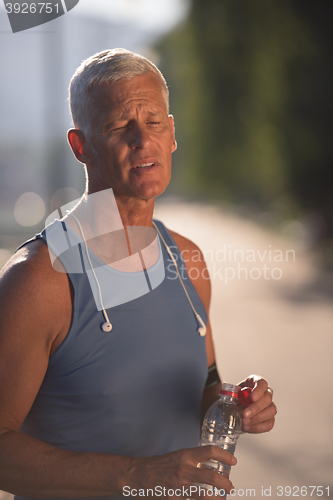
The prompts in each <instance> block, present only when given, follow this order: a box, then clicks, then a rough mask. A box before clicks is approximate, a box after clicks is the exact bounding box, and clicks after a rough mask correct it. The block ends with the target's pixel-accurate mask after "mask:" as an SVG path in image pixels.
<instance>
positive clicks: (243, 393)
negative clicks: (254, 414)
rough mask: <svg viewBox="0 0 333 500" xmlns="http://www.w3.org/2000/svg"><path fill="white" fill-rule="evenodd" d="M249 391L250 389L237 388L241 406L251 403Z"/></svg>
mask: <svg viewBox="0 0 333 500" xmlns="http://www.w3.org/2000/svg"><path fill="white" fill-rule="evenodd" d="M251 391H252V389H251V388H250V387H243V388H241V387H240V388H239V391H238V401H239V402H240V403H241V404H242V405H243V406H249V405H250V404H251V403H252V401H251Z"/></svg>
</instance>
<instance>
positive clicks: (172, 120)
mask: <svg viewBox="0 0 333 500" xmlns="http://www.w3.org/2000/svg"><path fill="white" fill-rule="evenodd" d="M169 121H170V125H171V129H172V153H173V152H174V151H176V149H177V141H176V136H175V131H176V129H175V120H174V118H173V116H172V115H169Z"/></svg>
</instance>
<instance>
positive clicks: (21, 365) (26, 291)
mask: <svg viewBox="0 0 333 500" xmlns="http://www.w3.org/2000/svg"><path fill="white" fill-rule="evenodd" d="M0 304H1V312H0V314H1V321H0V489H2V490H6V491H9V492H11V493H14V494H17V495H21V496H29V497H59V498H61V497H68V496H71V497H80V496H81V497H84V496H106V495H112V494H121V493H122V488H123V486H130V487H131V488H154V487H155V486H157V485H161V486H165V487H168V488H173V489H175V488H182V487H183V486H186V487H189V486H190V485H193V483H194V482H199V483H208V484H212V485H214V486H216V487H218V488H224V489H225V490H226V491H230V488H231V486H232V485H231V483H230V481H228V480H226V479H225V478H222V477H221V476H219V475H218V474H217V473H213V472H212V471H207V470H205V469H198V468H197V467H196V465H197V463H198V462H204V461H207V460H209V459H211V458H215V459H216V460H220V461H224V462H227V463H230V464H232V463H234V462H232V457H231V455H229V454H228V453H227V452H224V451H222V450H219V449H215V447H204V448H207V449H202V448H201V449H200V448H193V449H189V450H179V451H177V452H173V453H169V454H165V455H161V456H158V457H150V458H131V457H124V456H116V455H108V454H100V453H88V452H87V453H82V452H80V453H78V452H72V451H67V450H61V449H58V448H56V447H54V446H51V445H49V444H47V443H44V442H42V441H40V440H37V439H34V438H32V437H30V436H27V435H24V434H22V433H21V432H19V429H20V427H21V424H22V422H23V421H24V419H25V417H26V415H27V413H28V412H29V410H30V408H31V406H32V404H33V401H34V399H35V397H36V395H37V393H38V391H39V389H40V386H41V384H42V381H43V378H44V376H45V372H46V370H47V366H48V360H49V357H50V355H52V354H53V352H55V350H56V349H57V348H58V347H59V345H60V344H61V342H62V341H63V339H64V338H65V337H66V334H67V332H68V329H69V327H70V323H71V314H72V303H71V289H70V284H69V280H68V278H67V275H66V274H64V273H59V272H56V271H54V270H53V269H52V266H51V263H50V259H49V255H48V251H47V248H46V246H45V245H44V243H43V242H41V241H37V242H33V243H30V244H29V246H28V247H26V248H25V249H22V250H20V251H19V252H18V253H17V254H16V255H15V257H14V258H13V259H12V260H11V261H10V262H9V264H8V265H7V266H6V267H5V268H4V270H3V272H2V273H1V279H0ZM192 496H194V497H196V496H197V495H196V494H195V493H194V494H193V495H192Z"/></svg>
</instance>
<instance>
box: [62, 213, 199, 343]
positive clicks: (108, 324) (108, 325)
mask: <svg viewBox="0 0 333 500" xmlns="http://www.w3.org/2000/svg"><path fill="white" fill-rule="evenodd" d="M67 213H69V214H70V215H71V216H72V217H73V218H74V219H75V220H76V223H77V225H78V227H79V230H80V233H81V238H82V240H83V242H84V245H85V249H86V254H87V258H88V261H89V264H90V269H91V271H92V273H93V275H94V278H95V281H96V284H97V288H98V294H99V300H100V302H101V306H102V309H103V315H104V319H105V321H106V323H104V324H103V325H102V329H103V330H104V331H111V329H112V324H111V322H110V320H109V317H108V314H107V312H106V310H105V307H104V303H103V297H102V290H101V287H100V284H99V281H98V278H97V276H96V273H95V270H94V267H93V265H92V262H91V259H90V255H89V250H88V245H87V242H86V239H85V237H84V234H83V229H82V226H81V224H80V221H79V220H78V219H77V217H76V216H75V215H74V214H73V213H70V212H69V211H68V212H67ZM153 226H154V228H155V230H156V231H157V233H158V235H159V237H160V238H161V240H162V241H163V244H164V246H165V248H166V250H167V252H168V254H169V255H170V257H171V259H172V262H173V264H174V266H175V268H176V271H177V274H178V278H179V281H180V283H181V285H182V287H183V289H184V292H185V294H186V297H187V300H188V301H189V303H190V306H191V308H192V311H193V313H194V315H195V317H196V318H197V321H198V323H199V324H200V325H201V326H200V327H199V328H198V332H199V334H200V335H201V336H202V337H204V336H205V335H206V331H207V328H206V325H205V323H204V322H203V320H202V318H201V316H200V315H199V314H198V313H197V311H196V310H195V307H194V305H193V303H192V300H191V298H190V296H189V294H188V292H187V290H186V288H185V285H184V283H183V280H182V277H181V275H180V272H179V269H178V265H177V262H176V259H175V258H174V256H173V254H172V252H171V250H170V248H169V246H168V245H167V243H166V241H165V239H164V238H163V236H162V235H161V232H160V230H159V229H158V227H157V226H156V224H155V222H154V221H153Z"/></svg>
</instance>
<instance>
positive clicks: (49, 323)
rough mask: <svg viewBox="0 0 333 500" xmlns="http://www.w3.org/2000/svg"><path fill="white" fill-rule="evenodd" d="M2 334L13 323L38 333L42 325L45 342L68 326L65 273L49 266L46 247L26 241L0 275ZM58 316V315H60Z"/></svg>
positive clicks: (68, 293)
mask: <svg viewBox="0 0 333 500" xmlns="http://www.w3.org/2000/svg"><path fill="white" fill-rule="evenodd" d="M0 303H1V311H0V314H1V325H2V327H1V331H2V332H3V331H4V330H6V329H7V328H9V324H8V322H9V323H11V324H12V320H11V319H10V318H13V317H14V318H15V324H17V325H20V324H21V323H23V324H24V325H25V327H24V329H23V331H29V330H30V335H33V332H38V331H39V330H40V327H41V326H42V328H43V332H44V336H45V338H46V339H47V342H48V343H52V342H53V340H54V339H55V338H56V337H57V335H58V334H59V333H60V332H61V331H63V329H64V328H66V326H67V325H69V323H68V320H69V321H70V320H71V307H72V304H71V288H70V283H69V280H68V277H67V275H66V273H63V272H58V271H55V270H54V269H53V267H52V263H51V259H50V255H49V251H48V247H47V245H46V244H45V243H44V242H43V241H42V240H35V241H31V242H29V243H28V244H27V245H26V246H24V247H23V248H21V249H20V250H18V251H17V252H16V253H15V254H14V255H13V256H12V258H11V259H10V260H9V261H8V262H7V264H6V265H5V266H4V268H3V269H2V271H1V273H0ZM59 313H60V314H59Z"/></svg>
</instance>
